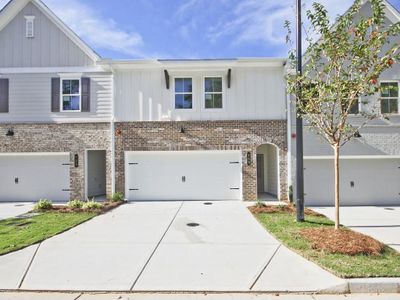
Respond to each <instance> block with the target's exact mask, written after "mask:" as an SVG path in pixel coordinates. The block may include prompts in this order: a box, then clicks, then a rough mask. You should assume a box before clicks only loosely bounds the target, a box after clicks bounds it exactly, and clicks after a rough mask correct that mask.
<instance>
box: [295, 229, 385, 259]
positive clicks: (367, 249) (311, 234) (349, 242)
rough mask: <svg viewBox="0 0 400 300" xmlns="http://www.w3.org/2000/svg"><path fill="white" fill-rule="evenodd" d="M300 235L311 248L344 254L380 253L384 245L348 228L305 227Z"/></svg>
mask: <svg viewBox="0 0 400 300" xmlns="http://www.w3.org/2000/svg"><path fill="white" fill-rule="evenodd" d="M300 235H301V236H303V237H304V238H305V239H306V240H308V241H309V242H311V244H312V248H313V249H315V250H319V251H326V252H329V253H340V254H346V255H357V254H365V255H380V254H381V253H382V252H383V250H384V247H385V246H384V245H383V244H382V243H380V242H378V241H377V240H375V239H373V238H372V237H370V236H367V235H364V234H361V233H358V232H354V231H352V230H348V229H339V230H335V229H334V228H306V229H302V230H301V231H300Z"/></svg>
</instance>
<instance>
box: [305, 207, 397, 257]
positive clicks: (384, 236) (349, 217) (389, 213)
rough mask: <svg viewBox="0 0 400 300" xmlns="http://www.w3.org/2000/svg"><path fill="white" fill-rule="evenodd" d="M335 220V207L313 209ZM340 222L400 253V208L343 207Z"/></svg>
mask: <svg viewBox="0 0 400 300" xmlns="http://www.w3.org/2000/svg"><path fill="white" fill-rule="evenodd" d="M312 209H314V210H315V211H317V212H319V213H322V214H324V215H326V216H327V217H328V218H330V219H332V220H333V219H334V216H335V208H334V207H313V208H312ZM340 214H341V217H340V222H341V223H342V224H343V225H345V226H347V227H349V228H351V229H353V230H355V231H358V232H361V233H363V234H366V235H369V236H372V237H373V238H375V239H377V240H378V241H381V242H382V243H384V244H386V245H388V246H390V247H392V248H393V249H396V250H397V251H400V206H391V207H389V206H343V207H341V208H340Z"/></svg>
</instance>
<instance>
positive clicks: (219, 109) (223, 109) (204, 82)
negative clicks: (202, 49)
mask: <svg viewBox="0 0 400 300" xmlns="http://www.w3.org/2000/svg"><path fill="white" fill-rule="evenodd" d="M206 78H221V81H222V92H221V93H214V92H213V93H207V94H222V108H206ZM224 79H225V77H224V76H222V75H206V76H203V79H202V80H203V83H202V84H203V90H202V93H203V96H202V98H203V102H202V104H201V110H202V111H207V112H221V111H225V105H226V103H225V98H226V97H225V96H226V95H225V93H226V89H225V80H224Z"/></svg>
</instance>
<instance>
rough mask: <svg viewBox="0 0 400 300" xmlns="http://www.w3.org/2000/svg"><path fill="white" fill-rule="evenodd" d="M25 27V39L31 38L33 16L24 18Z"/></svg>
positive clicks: (33, 34) (33, 28) (33, 30)
mask: <svg viewBox="0 0 400 300" xmlns="http://www.w3.org/2000/svg"><path fill="white" fill-rule="evenodd" d="M25 21H26V26H25V36H26V37H27V38H33V37H34V36H35V27H34V21H35V16H25Z"/></svg>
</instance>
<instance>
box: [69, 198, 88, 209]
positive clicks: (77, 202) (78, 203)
mask: <svg viewBox="0 0 400 300" xmlns="http://www.w3.org/2000/svg"><path fill="white" fill-rule="evenodd" d="M84 204H85V203H84V202H83V201H81V200H79V199H74V200H71V201H69V202H68V207H69V208H72V209H80V208H82V207H83V205H84Z"/></svg>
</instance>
